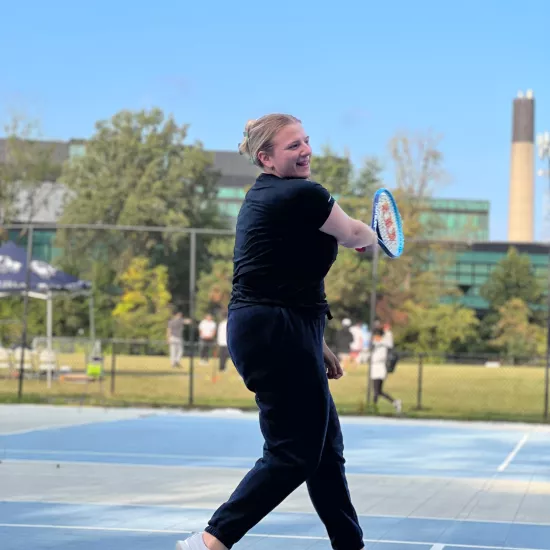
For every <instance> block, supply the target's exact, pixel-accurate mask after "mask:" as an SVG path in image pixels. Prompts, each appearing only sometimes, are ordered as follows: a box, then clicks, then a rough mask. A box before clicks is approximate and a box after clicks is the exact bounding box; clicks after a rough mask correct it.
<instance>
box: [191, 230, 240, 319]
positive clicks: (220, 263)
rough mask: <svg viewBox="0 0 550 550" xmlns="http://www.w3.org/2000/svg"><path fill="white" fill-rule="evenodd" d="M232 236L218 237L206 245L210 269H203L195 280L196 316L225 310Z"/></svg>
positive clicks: (218, 314) (228, 285)
mask: <svg viewBox="0 0 550 550" xmlns="http://www.w3.org/2000/svg"><path fill="white" fill-rule="evenodd" d="M233 246H234V238H233V237H231V238H225V239H222V238H219V239H215V240H214V241H212V242H211V243H210V244H209V246H208V254H209V255H210V259H211V262H210V269H208V270H205V271H203V272H202V273H201V274H200V276H199V279H198V281H197V289H198V291H197V304H196V312H195V313H196V318H197V319H200V318H202V317H204V315H205V314H206V313H213V314H214V315H217V316H218V317H219V316H220V315H221V314H222V312H225V311H226V310H227V306H228V305H229V298H230V297H231V278H232V275H233V261H232V256H233Z"/></svg>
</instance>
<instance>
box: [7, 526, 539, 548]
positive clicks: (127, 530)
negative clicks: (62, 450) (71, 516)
mask: <svg viewBox="0 0 550 550" xmlns="http://www.w3.org/2000/svg"><path fill="white" fill-rule="evenodd" d="M0 527H7V528H22V529H60V530H76V531H110V532H120V533H153V534H175V535H187V534H191V533H192V531H186V530H181V531H180V530H177V529H139V528H131V527H92V526H86V525H47V524H37V523H0ZM245 537H251V538H252V537H253V538H260V539H261V538H264V539H286V540H293V539H295V540H326V541H328V540H329V538H328V537H314V536H311V535H275V534H271V533H269V534H267V533H266V534H261V533H249V534H247V535H245ZM363 540H364V542H368V543H381V544H407V545H411V546H420V545H422V546H431V547H432V548H433V549H436V550H437V549H438V548H443V547H445V546H460V547H461V548H471V549H479V550H544V549H543V548H527V547H512V546H506V547H504V546H480V545H474V544H458V543H456V544H455V543H453V544H451V543H445V544H441V543H437V542H421V541H415V542H413V541H410V540H385V539H363Z"/></svg>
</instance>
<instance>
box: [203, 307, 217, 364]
mask: <svg viewBox="0 0 550 550" xmlns="http://www.w3.org/2000/svg"><path fill="white" fill-rule="evenodd" d="M215 338H216V321H214V318H213V317H212V315H211V314H210V313H207V314H206V315H205V317H204V319H203V320H202V321H201V322H200V323H199V354H200V357H201V363H202V364H206V363H208V358H209V356H210V354H209V351H210V348H211V347H212V346H213V344H214V339H215Z"/></svg>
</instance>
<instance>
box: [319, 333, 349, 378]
mask: <svg viewBox="0 0 550 550" xmlns="http://www.w3.org/2000/svg"><path fill="white" fill-rule="evenodd" d="M323 359H324V361H325V367H326V369H327V377H328V378H331V379H333V380H338V379H339V378H342V376H343V375H344V370H343V369H342V366H341V365H340V361H338V357H336V355H334V353H332V351H331V350H330V348H329V347H328V346H327V343H326V342H325V340H324V339H323Z"/></svg>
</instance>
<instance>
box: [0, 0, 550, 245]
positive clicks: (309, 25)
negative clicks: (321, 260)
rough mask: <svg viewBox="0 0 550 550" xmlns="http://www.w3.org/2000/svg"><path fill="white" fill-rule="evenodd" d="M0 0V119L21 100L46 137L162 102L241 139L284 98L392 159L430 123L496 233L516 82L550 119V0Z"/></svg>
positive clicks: (193, 127)
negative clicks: (390, 150)
mask: <svg viewBox="0 0 550 550" xmlns="http://www.w3.org/2000/svg"><path fill="white" fill-rule="evenodd" d="M322 6H324V7H322ZM1 13H2V20H3V24H2V33H1V34H0V51H2V71H1V75H2V76H1V78H0V118H1V119H2V121H4V120H6V119H7V117H8V116H9V113H10V112H12V111H13V110H17V111H22V112H25V113H27V114H28V115H30V116H32V117H36V118H39V119H40V121H41V126H42V132H43V135H44V137H46V138H50V139H68V138H71V137H84V138H86V137H89V136H90V135H91V134H92V133H93V130H94V123H95V121H96V120H100V119H106V118H109V117H111V116H112V115H113V114H114V113H115V112H117V111H118V110H120V109H126V108H129V109H140V108H144V107H147V108H148V107H151V106H159V107H161V108H163V109H164V110H165V111H166V112H167V113H173V114H174V115H175V116H176V118H177V119H178V121H179V122H180V123H188V124H190V132H189V139H190V140H195V139H199V140H201V141H202V142H203V144H204V146H205V147H206V148H208V149H223V150H236V145H237V143H238V142H239V140H240V138H241V136H242V129H243V127H244V124H245V122H246V120H247V119H249V118H256V117H258V116H260V115H262V114H265V113H266V112H270V111H284V112H290V113H292V114H295V115H296V116H298V117H299V118H300V119H302V121H303V123H304V125H305V127H306V129H307V131H308V133H309V134H310V135H311V140H312V144H313V147H314V151H315V150H319V148H320V147H321V146H322V145H323V144H327V143H330V145H331V146H332V147H333V148H334V149H336V150H337V151H339V152H344V150H345V148H348V149H349V151H350V152H351V155H352V158H353V160H354V162H355V163H356V164H357V165H359V164H360V163H361V161H362V159H363V158H364V157H365V156H367V155H379V156H380V157H381V158H382V160H383V161H388V156H387V142H388V140H389V138H390V137H391V136H392V135H393V134H395V132H397V131H406V132H410V133H418V132H428V131H431V132H433V133H434V134H439V135H441V136H442V141H441V148H442V151H443V153H444V155H445V167H446V169H447V171H448V173H449V175H450V182H449V183H447V184H446V185H445V186H444V187H440V188H438V189H436V191H435V195H437V196H443V197H456V198H476V199H484V200H489V201H490V202H491V227H490V237H491V239H492V240H505V239H506V228H507V213H508V208H507V200H508V183H509V178H508V174H509V164H510V135H511V115H512V100H513V99H514V97H515V96H516V94H517V92H518V90H526V89H533V91H534V94H535V99H536V102H537V103H536V131H537V132H539V131H543V130H550V42H549V41H548V29H549V22H550V2H549V1H548V0H530V1H529V2H525V3H524V4H523V6H522V5H521V3H519V2H517V0H515V1H512V0H501V1H496V0H479V1H478V2H475V1H472V0H461V1H460V2H444V1H442V0H439V1H433V0H415V1H414V2H413V1H411V2H408V1H405V0H399V1H393V2H390V1H388V2H386V3H385V5H384V3H382V2H374V1H372V0H364V1H363V2H358V1H350V0H340V1H339V2H330V3H325V4H324V3H322V2H319V1H317V2H312V1H310V0H302V1H293V2H290V1H287V0H277V1H275V0H274V1H271V2H257V1H256V2H252V1H249V0H240V1H239V2H226V1H222V0H218V1H217V2H214V1H202V2H201V1H199V2H190V1H186V2H184V1H181V0H180V1H177V0H172V1H167V0H156V1H155V2H147V3H145V2H144V3H140V2H136V1H135V0H134V1H132V2H130V1H127V0H116V1H114V0H113V2H107V1H105V0H95V1H94V2H85V3H81V2H74V1H71V2H69V1H67V0H52V1H51V2H40V1H39V0H34V1H29V0H27V1H25V0H21V1H20V2H17V3H16V2H8V3H6V6H4V7H3V8H2V12H1ZM539 167H541V165H540V162H539V161H538V160H537V168H539ZM545 183H546V182H545V181H544V180H543V179H542V178H537V182H536V206H535V208H536V238H538V239H540V238H542V235H543V232H542V205H543V189H544V188H545V187H546V185H545Z"/></svg>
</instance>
